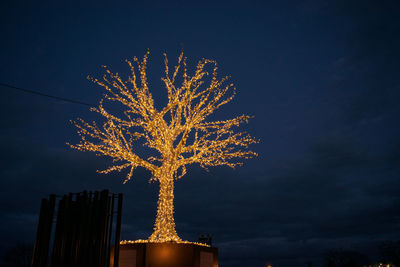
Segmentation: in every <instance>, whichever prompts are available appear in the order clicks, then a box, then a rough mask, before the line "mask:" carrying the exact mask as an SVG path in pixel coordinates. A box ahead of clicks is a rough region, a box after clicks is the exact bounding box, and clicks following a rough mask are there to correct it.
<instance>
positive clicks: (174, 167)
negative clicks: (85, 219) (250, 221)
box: [68, 51, 258, 242]
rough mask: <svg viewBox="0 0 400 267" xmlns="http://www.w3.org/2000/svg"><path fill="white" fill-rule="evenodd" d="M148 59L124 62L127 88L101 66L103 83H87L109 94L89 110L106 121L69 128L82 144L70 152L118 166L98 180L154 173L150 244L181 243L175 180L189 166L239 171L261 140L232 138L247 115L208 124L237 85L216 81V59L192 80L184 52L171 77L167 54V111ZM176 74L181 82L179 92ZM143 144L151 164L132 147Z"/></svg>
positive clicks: (240, 135) (204, 64)
mask: <svg viewBox="0 0 400 267" xmlns="http://www.w3.org/2000/svg"><path fill="white" fill-rule="evenodd" d="M148 56H149V51H147V52H146V54H145V55H144V57H143V60H142V61H141V62H140V61H139V60H138V59H137V58H136V57H135V58H134V60H133V61H134V62H131V61H128V60H127V61H126V62H127V63H128V65H129V67H130V70H131V76H130V77H129V78H128V80H127V81H123V80H122V78H121V77H120V76H119V75H118V73H112V72H111V71H110V70H109V69H108V68H107V67H104V68H105V70H106V74H105V75H104V76H103V79H102V80H98V79H96V78H91V77H88V78H89V79H90V80H92V81H93V82H95V83H97V84H98V85H100V86H102V87H103V88H104V89H105V91H106V93H105V95H104V98H103V99H102V100H101V101H100V103H99V105H98V107H96V108H91V110H92V111H94V112H97V113H99V114H100V115H101V116H102V117H104V119H105V122H104V123H103V125H101V126H99V125H97V124H96V122H92V123H88V122H86V121H84V120H83V119H80V118H79V119H78V120H77V121H72V123H73V124H74V125H75V126H76V127H77V132H78V134H79V136H80V138H81V141H80V143H78V144H76V145H72V144H69V143H68V145H69V146H70V147H72V148H74V149H78V150H81V151H92V152H96V153H97V155H99V156H109V157H111V158H112V159H113V162H114V163H115V164H114V165H113V166H110V167H109V168H107V169H105V170H101V171H98V172H100V173H104V174H107V173H109V172H112V171H118V172H120V171H122V170H124V169H129V171H128V174H127V176H126V179H125V181H124V183H126V182H127V181H128V180H129V179H131V177H132V174H133V171H134V170H135V169H136V168H137V167H143V168H145V169H147V170H149V171H150V172H151V174H152V177H151V178H150V181H158V182H159V183H160V191H159V197H158V207H157V216H156V220H155V224H154V232H153V233H152V235H151V236H150V237H149V239H148V242H170V241H175V242H187V241H182V240H181V239H180V238H179V236H178V234H177V233H176V230H175V221H174V204H173V200H174V180H176V179H180V178H182V177H183V176H184V175H185V174H186V166H188V165H191V164H195V163H198V164H200V166H201V167H203V168H204V169H206V170H207V168H208V167H210V166H219V165H226V166H229V167H231V168H234V167H235V166H238V165H242V162H239V161H238V160H239V159H248V158H252V157H254V156H257V154H256V153H255V152H253V151H250V150H248V146H249V145H250V144H254V143H257V142H258V140H257V139H255V138H254V137H252V136H250V135H249V134H247V133H245V132H239V133H236V132H234V131H233V128H234V127H237V126H239V125H240V124H241V123H244V122H245V123H247V122H248V120H249V119H250V118H251V116H247V115H242V116H239V117H236V118H233V119H229V120H222V121H211V122H207V121H206V118H207V117H208V116H209V115H210V114H212V113H213V112H214V111H215V110H216V109H218V108H219V107H221V106H222V105H225V104H227V103H229V102H230V101H231V100H232V99H233V98H234V96H235V87H234V85H233V84H232V83H227V81H228V79H229V77H228V76H225V77H223V78H222V79H218V78H217V63H216V62H215V61H214V60H208V59H202V60H200V61H199V62H198V64H197V66H196V68H195V70H194V73H193V76H189V75H188V71H187V64H186V60H187V59H186V57H183V51H182V52H181V53H180V55H179V58H178V64H177V65H176V66H175V68H174V71H173V73H170V70H169V67H168V58H167V55H166V54H164V63H165V77H164V78H162V81H163V82H164V84H165V87H166V89H167V92H168V104H167V105H166V106H165V107H164V108H163V109H162V110H157V109H156V108H155V106H154V100H153V97H152V95H151V93H150V91H149V87H148V82H147V75H146V67H147V60H148ZM208 69H211V73H209V72H208V71H207V70H208ZM180 72H182V82H181V84H180V86H177V85H176V83H177V77H178V74H179V73H180ZM137 73H138V77H137V75H136V74H137ZM207 77H210V79H209V85H208V86H204V84H205V82H206V80H207ZM104 100H107V101H110V102H117V103H120V104H122V106H123V107H124V112H123V114H124V116H117V115H114V114H112V113H110V112H109V111H108V110H107V109H106V108H105V107H104V106H103V102H104ZM141 141H142V143H143V145H144V146H146V147H148V148H151V149H153V150H155V151H157V153H155V155H153V156H151V157H148V158H144V157H141V156H139V155H138V154H137V153H136V147H135V145H137V144H138V143H140V142H141ZM127 242H128V241H127Z"/></svg>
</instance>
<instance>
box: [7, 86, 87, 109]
mask: <svg viewBox="0 0 400 267" xmlns="http://www.w3.org/2000/svg"><path fill="white" fill-rule="evenodd" d="M0 86H4V87H8V88H11V89H16V90H19V91H22V92H25V93H30V94H34V95H40V96H45V97H49V98H53V99H57V100H61V101H64V102H70V103H74V104H79V105H85V106H89V107H93V106H94V105H92V104H88V103H85V102H82V101H77V100H73V99H68V98H64V97H59V96H53V95H48V94H43V93H41V92H38V91H34V90H29V89H25V88H21V87H16V86H13V85H9V84H6V83H0Z"/></svg>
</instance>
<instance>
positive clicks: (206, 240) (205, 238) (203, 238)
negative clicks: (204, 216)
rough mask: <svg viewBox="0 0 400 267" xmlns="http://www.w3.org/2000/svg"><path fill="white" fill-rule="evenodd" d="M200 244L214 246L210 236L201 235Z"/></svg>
mask: <svg viewBox="0 0 400 267" xmlns="http://www.w3.org/2000/svg"><path fill="white" fill-rule="evenodd" d="M199 243H203V244H207V245H209V246H212V236H211V235H210V234H201V235H199Z"/></svg>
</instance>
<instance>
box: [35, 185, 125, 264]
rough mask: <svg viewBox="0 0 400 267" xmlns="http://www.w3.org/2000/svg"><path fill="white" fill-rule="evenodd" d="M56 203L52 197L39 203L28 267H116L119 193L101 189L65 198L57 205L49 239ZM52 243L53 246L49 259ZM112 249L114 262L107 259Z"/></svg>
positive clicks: (120, 206) (119, 221)
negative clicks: (55, 217) (54, 225)
mask: <svg viewBox="0 0 400 267" xmlns="http://www.w3.org/2000/svg"><path fill="white" fill-rule="evenodd" d="M115 199H117V203H115V202H116V201H115ZM55 204H56V196H55V195H51V196H50V198H49V199H43V200H42V204H41V208H40V216H39V224H38V229H37V235H36V241H35V247H34V252H33V258H32V265H31V266H32V267H44V266H50V267H67V266H68V267H70V266H74V267H81V266H82V267H83V266H85V267H109V266H110V262H115V263H116V264H114V267H118V258H119V242H120V233H121V215H122V194H118V195H117V194H110V193H109V191H108V190H104V191H102V192H98V191H96V192H89V193H88V192H86V191H84V192H82V193H77V194H72V193H70V194H68V195H64V196H63V197H62V199H61V200H60V201H59V203H58V211H57V219H56V227H55V231H54V238H52V225H53V217H54V214H55V206H56V205H55ZM115 206H116V209H115ZM114 209H115V210H116V212H114ZM114 213H116V223H115V227H113V225H114V223H113V219H114ZM113 230H114V231H113ZM113 233H114V234H113ZM51 240H53V242H52V244H53V245H52V252H51V256H49V250H50V243H51V242H50V241H51ZM113 240H114V246H112V241H113ZM111 250H112V254H113V259H110V256H111ZM48 263H50V264H49V265H48Z"/></svg>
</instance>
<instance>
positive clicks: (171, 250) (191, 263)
mask: <svg viewBox="0 0 400 267" xmlns="http://www.w3.org/2000/svg"><path fill="white" fill-rule="evenodd" d="M119 267H218V249H217V248H215V247H205V246H200V245H195V244H182V243H133V244H124V245H120V250H119Z"/></svg>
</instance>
